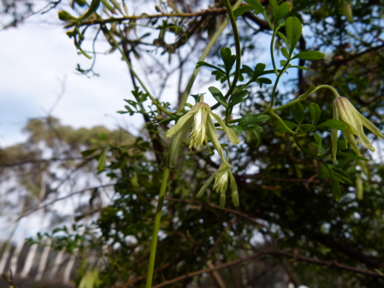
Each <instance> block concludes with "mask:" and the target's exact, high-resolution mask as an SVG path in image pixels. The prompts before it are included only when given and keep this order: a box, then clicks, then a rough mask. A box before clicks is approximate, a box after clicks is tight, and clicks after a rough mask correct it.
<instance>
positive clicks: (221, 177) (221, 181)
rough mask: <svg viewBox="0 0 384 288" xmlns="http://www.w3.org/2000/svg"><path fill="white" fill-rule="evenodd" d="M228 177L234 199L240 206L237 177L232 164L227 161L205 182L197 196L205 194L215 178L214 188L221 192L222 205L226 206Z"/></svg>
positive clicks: (236, 204)
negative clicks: (233, 172)
mask: <svg viewBox="0 0 384 288" xmlns="http://www.w3.org/2000/svg"><path fill="white" fill-rule="evenodd" d="M228 178H229V182H230V184H231V189H232V201H233V204H234V205H235V206H239V194H238V189H237V184H236V180H235V177H233V174H232V171H231V166H230V165H229V164H227V163H222V164H221V165H220V167H219V169H218V170H217V171H216V172H215V173H214V174H213V175H212V176H211V177H209V178H208V180H207V182H205V184H204V186H203V187H201V189H200V191H199V193H197V196H196V197H201V196H203V194H204V192H205V190H207V188H208V186H209V185H210V184H211V183H212V181H213V179H215V183H214V184H213V189H214V190H216V192H218V193H220V207H221V208H224V206H225V192H226V191H227V187H228Z"/></svg>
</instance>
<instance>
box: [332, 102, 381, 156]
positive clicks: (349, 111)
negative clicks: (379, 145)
mask: <svg viewBox="0 0 384 288" xmlns="http://www.w3.org/2000/svg"><path fill="white" fill-rule="evenodd" d="M339 98H340V100H341V101H340V102H339V104H341V105H340V106H339V111H340V117H341V120H343V121H344V122H345V123H347V124H348V126H349V129H350V132H352V134H355V135H356V136H357V138H359V142H360V143H361V144H363V145H364V146H365V147H366V148H368V149H369V150H371V151H375V148H374V147H373V146H372V144H371V141H369V139H368V137H367V136H366V135H365V133H364V130H363V124H362V123H361V117H362V115H361V114H360V113H359V111H357V110H356V109H355V107H353V105H352V104H351V102H349V100H348V99H347V98H345V97H339Z"/></svg>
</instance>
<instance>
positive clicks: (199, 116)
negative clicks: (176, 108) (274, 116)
mask: <svg viewBox="0 0 384 288" xmlns="http://www.w3.org/2000/svg"><path fill="white" fill-rule="evenodd" d="M211 116H212V117H213V118H215V119H216V121H217V122H218V123H219V125H220V126H221V128H222V129H223V131H224V132H225V133H226V134H227V136H228V139H229V141H231V142H232V143H233V144H239V143H240V139H239V138H237V136H236V134H235V133H234V132H233V130H232V129H231V128H229V127H228V126H227V125H225V123H224V121H223V120H222V119H221V118H220V117H219V116H218V115H216V114H215V113H213V112H212V110H211V108H210V107H209V105H208V104H207V103H204V102H199V103H197V104H196V105H195V106H193V107H192V109H191V110H189V111H188V112H187V113H186V114H185V115H184V116H182V117H180V119H179V121H177V123H176V125H175V126H173V127H172V128H171V129H169V130H168V132H167V133H166V136H167V137H168V138H170V137H172V143H171V150H170V167H173V166H175V164H176V161H177V158H178V156H179V150H180V145H181V143H182V141H183V139H184V137H185V135H186V134H187V133H188V131H189V130H190V129H191V128H192V131H191V135H190V136H189V138H188V140H189V148H190V149H191V148H192V147H194V148H195V149H196V150H198V149H200V147H201V146H202V145H203V144H204V143H208V139H209V140H210V141H211V142H212V144H213V147H214V148H215V149H216V150H217V152H218V153H219V155H220V157H221V159H222V160H223V162H225V163H227V162H226V161H225V159H224V157H223V149H222V148H221V145H220V143H219V138H218V137H217V134H216V129H215V125H214V124H213V120H212V117H211ZM227 164H228V163H227ZM228 165H229V164H228Z"/></svg>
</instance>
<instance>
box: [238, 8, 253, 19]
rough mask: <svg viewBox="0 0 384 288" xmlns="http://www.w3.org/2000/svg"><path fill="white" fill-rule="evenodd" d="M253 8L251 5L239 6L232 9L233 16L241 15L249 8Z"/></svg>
mask: <svg viewBox="0 0 384 288" xmlns="http://www.w3.org/2000/svg"><path fill="white" fill-rule="evenodd" d="M253 9H255V8H253V7H252V6H240V7H239V8H236V9H235V10H233V15H234V16H235V18H237V17H239V16H241V15H243V14H244V13H245V12H248V11H249V10H253Z"/></svg>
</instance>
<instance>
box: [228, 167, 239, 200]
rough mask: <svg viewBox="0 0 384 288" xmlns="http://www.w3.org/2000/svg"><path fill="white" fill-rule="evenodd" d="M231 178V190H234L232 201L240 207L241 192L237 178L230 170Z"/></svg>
mask: <svg viewBox="0 0 384 288" xmlns="http://www.w3.org/2000/svg"><path fill="white" fill-rule="evenodd" d="M229 180H230V183H231V190H232V201H233V204H234V205H235V206H236V207H238V206H239V203H240V202H239V192H238V189H237V183H236V180H235V177H233V175H232V172H229Z"/></svg>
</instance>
